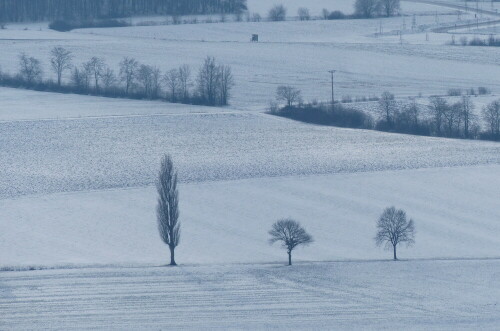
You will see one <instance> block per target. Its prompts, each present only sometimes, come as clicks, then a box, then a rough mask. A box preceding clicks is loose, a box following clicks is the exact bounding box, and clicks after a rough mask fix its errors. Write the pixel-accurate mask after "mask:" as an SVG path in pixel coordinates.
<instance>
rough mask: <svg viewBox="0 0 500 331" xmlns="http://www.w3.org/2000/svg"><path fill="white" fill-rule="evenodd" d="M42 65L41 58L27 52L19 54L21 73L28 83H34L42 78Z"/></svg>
mask: <svg viewBox="0 0 500 331" xmlns="http://www.w3.org/2000/svg"><path fill="white" fill-rule="evenodd" d="M42 74H43V70H42V65H41V63H40V60H38V59H36V58H34V57H32V56H27V55H26V54H25V53H21V54H20V55H19V75H20V76H21V77H22V78H23V79H24V80H25V81H26V83H28V84H33V83H34V82H36V81H40V80H41V79H42Z"/></svg>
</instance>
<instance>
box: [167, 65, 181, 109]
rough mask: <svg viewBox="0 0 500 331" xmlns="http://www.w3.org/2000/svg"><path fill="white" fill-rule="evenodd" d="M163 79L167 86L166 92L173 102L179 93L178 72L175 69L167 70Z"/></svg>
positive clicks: (179, 81)
mask: <svg viewBox="0 0 500 331" xmlns="http://www.w3.org/2000/svg"><path fill="white" fill-rule="evenodd" d="M163 81H164V82H165V85H166V86H167V90H168V91H169V92H168V93H169V94H170V101H172V102H175V101H176V100H177V94H179V89H180V88H181V80H180V72H179V70H177V69H172V70H169V71H167V72H166V73H165V75H164V76H163Z"/></svg>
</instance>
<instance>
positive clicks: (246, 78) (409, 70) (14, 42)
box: [0, 3, 500, 110]
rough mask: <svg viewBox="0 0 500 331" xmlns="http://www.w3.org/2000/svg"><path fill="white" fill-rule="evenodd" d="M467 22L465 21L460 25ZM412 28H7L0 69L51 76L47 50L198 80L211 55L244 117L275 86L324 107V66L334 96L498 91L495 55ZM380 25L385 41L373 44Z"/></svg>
mask: <svg viewBox="0 0 500 331" xmlns="http://www.w3.org/2000/svg"><path fill="white" fill-rule="evenodd" d="M409 4H410V5H411V6H416V7H418V6H422V8H420V9H419V8H414V9H413V12H415V13H417V14H418V13H423V14H422V15H423V16H421V15H417V16H416V20H417V25H418V26H425V27H426V28H427V29H428V28H432V27H434V26H437V23H436V16H435V15H429V13H430V12H432V10H428V8H426V6H427V7H435V6H429V5H423V4H412V3H409ZM250 5H251V4H250ZM321 6H323V5H321ZM403 8H404V7H403ZM436 8H440V7H436ZM419 10H420V11H419ZM446 10H449V9H446ZM440 13H441V12H440ZM437 17H438V21H439V24H443V23H446V22H448V23H453V22H455V21H456V20H457V17H456V16H454V15H438V16H437ZM471 17H473V15H472V14H471V13H469V14H468V15H465V14H464V15H462V17H461V19H462V21H465V20H466V19H468V18H471ZM404 25H406V29H405V31H406V32H405V33H404V35H403V45H399V43H400V39H399V37H398V36H397V33H396V32H397V31H398V30H401V29H402V28H403V26H404ZM411 25H412V16H405V17H396V18H383V19H374V20H342V21H309V22H298V21H288V22H278V23H270V22H263V23H247V22H239V23H224V24H222V23H217V24H186V25H178V26H173V25H169V26H150V27H130V28H111V29H90V30H89V29H84V30H79V31H74V32H71V33H58V32H54V31H48V30H46V29H42V31H38V30H28V31H24V30H13V29H10V28H9V27H8V29H7V30H0V66H1V67H2V70H4V71H7V72H11V73H13V72H15V71H16V70H17V64H18V63H17V62H18V59H17V56H18V54H19V53H20V52H26V53H27V54H31V55H36V56H37V57H39V58H40V59H41V60H42V62H43V63H44V65H45V67H46V72H45V76H46V77H52V78H53V77H54V76H53V73H52V72H50V70H49V68H48V63H49V54H50V50H51V48H52V47H54V46H63V47H66V48H67V49H69V50H71V51H72V52H73V53H74V54H75V59H74V62H75V63H77V64H78V63H81V62H83V61H86V60H88V59H89V58H90V57H91V56H94V55H97V56H102V57H104V58H105V59H106V61H107V63H108V64H109V65H110V66H111V67H112V68H114V69H115V70H117V67H118V63H119V61H120V60H121V59H122V58H123V57H124V56H132V57H136V58H138V59H139V60H140V61H141V62H144V63H147V64H152V65H156V66H158V67H160V68H161V69H162V70H167V69H171V68H174V67H177V66H179V65H181V64H184V63H187V64H189V65H191V66H192V67H193V71H195V72H196V68H198V66H199V65H200V63H201V62H202V60H203V59H204V58H205V57H206V56H208V55H212V56H215V57H216V58H217V59H219V60H220V61H221V62H224V63H226V64H229V65H231V66H232V68H233V72H234V75H235V82H236V86H235V88H234V91H233V92H234V93H233V98H232V101H231V103H232V105H233V107H235V108H240V109H245V110H248V109H260V110H261V109H263V107H265V106H266V105H267V104H268V102H269V100H271V99H273V98H274V94H275V90H276V87H277V86H278V85H283V84H292V85H294V86H296V87H298V88H300V89H302V90H303V96H304V98H305V99H306V100H312V99H319V100H327V99H328V98H329V95H330V75H329V74H328V70H330V69H332V68H334V69H337V74H336V76H335V82H336V83H335V86H336V93H338V94H339V95H351V96H368V95H374V94H380V93H382V92H383V91H385V90H389V91H391V92H393V93H396V94H397V95H401V96H405V95H413V96H415V95H418V94H419V93H423V94H424V95H430V94H443V93H445V91H446V90H447V89H448V88H450V87H461V88H470V87H477V86H487V87H489V88H490V89H492V90H493V91H494V92H498V91H500V82H499V80H498V77H500V69H499V68H500V67H499V64H500V58H499V57H498V56H497V55H498V54H497V52H498V50H497V49H492V48H486V49H485V48H481V47H479V48H478V47H465V48H464V47H459V46H455V47H452V46H446V45H444V44H445V43H447V42H450V41H451V36H450V35H449V34H446V33H429V34H428V35H427V34H426V33H425V32H420V33H413V32H411ZM381 26H382V32H383V35H382V36H381V37H376V36H375V33H376V32H379V31H380V27H381ZM252 33H259V35H260V39H261V41H262V42H260V43H250V41H249V40H250V36H251V34H252ZM283 54H286V61H285V60H284V58H283ZM311 59H314V60H311ZM65 79H68V77H65Z"/></svg>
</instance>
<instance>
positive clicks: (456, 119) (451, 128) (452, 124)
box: [443, 102, 462, 137]
mask: <svg viewBox="0 0 500 331" xmlns="http://www.w3.org/2000/svg"><path fill="white" fill-rule="evenodd" d="M461 108H462V104H461V103H460V102H457V103H454V104H452V105H449V106H448V107H446V109H445V110H444V112H443V119H444V124H445V125H444V128H445V131H446V132H445V133H446V136H447V137H453V136H458V135H459V134H460V124H461V121H462V117H461V115H462V113H461Z"/></svg>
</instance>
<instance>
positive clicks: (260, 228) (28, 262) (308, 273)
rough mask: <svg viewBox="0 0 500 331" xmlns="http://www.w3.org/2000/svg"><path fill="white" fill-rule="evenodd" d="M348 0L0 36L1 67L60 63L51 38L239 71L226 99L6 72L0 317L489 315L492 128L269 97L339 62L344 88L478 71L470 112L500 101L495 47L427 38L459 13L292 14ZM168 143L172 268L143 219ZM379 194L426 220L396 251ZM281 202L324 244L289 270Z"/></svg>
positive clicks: (135, 322)
mask: <svg viewBox="0 0 500 331" xmlns="http://www.w3.org/2000/svg"><path fill="white" fill-rule="evenodd" d="M276 3H278V2H276ZM352 3H353V1H352V0H340V1H326V0H315V1H307V2H305V1H299V0H288V1H287V2H286V3H285V5H286V6H287V7H288V16H289V20H288V21H286V22H279V23H270V22H262V23H249V22H239V23H217V24H196V25H191V24H186V25H178V26H173V25H169V26H149V27H146V26H143V27H138V26H135V27H129V28H120V29H92V30H79V31H73V32H70V33H58V32H54V31H50V30H47V24H46V23H36V24H31V25H30V24H28V25H27V26H24V24H21V23H19V24H8V25H7V29H6V30H0V66H1V68H2V70H3V71H7V72H11V73H13V72H15V70H17V55H18V54H19V53H20V52H23V51H24V52H26V53H27V54H29V55H34V56H36V57H39V58H40V59H41V60H42V62H43V63H44V65H45V66H46V72H45V77H53V76H52V73H51V72H49V71H48V70H49V69H48V68H49V67H48V64H49V53H50V50H51V48H52V47H54V46H63V47H65V48H67V49H69V50H71V51H72V52H73V54H74V55H75V59H74V62H75V63H81V62H82V61H85V60H88V58H89V57H91V56H102V57H104V58H105V59H106V61H107V63H108V64H109V65H111V66H112V67H113V68H114V69H115V70H116V69H117V65H118V63H119V61H120V60H121V59H122V58H123V57H124V56H132V57H136V58H138V59H139V60H140V61H141V62H143V63H146V64H151V65H157V66H159V67H160V68H161V69H162V70H166V69H170V68H173V67H177V66H179V65H181V64H184V63H187V64H189V65H191V66H192V67H193V71H196V68H197V67H198V66H199V64H200V63H201V61H202V60H203V59H204V58H205V57H206V56H207V55H211V56H215V57H216V58H217V59H218V60H220V61H221V62H223V63H225V64H229V65H231V67H232V69H233V72H234V75H235V82H236V86H235V88H234V91H233V92H234V93H233V98H232V100H231V106H230V107H227V108H209V107H199V106H187V105H175V104H168V103H164V102H159V101H158V102H155V101H141V100H125V99H109V98H100V97H92V96H80V95H66V94H52V93H43V92H34V91H23V90H17V89H11V88H0V270H1V271H0V329H1V330H4V329H5V330H14V329H19V330H26V329H61V330H68V329H119V330H123V329H155V330H157V329H201V328H204V329H213V328H218V329H221V328H224V329H242V328H245V329H292V328H299V329H405V330H407V329H415V330H422V329H425V330H428V329H436V330H457V329H482V330H495V329H497V328H498V325H499V324H500V314H499V309H498V304H499V300H500V292H499V290H498V289H499V288H500V286H499V285H500V283H499V277H498V276H499V275H500V263H499V261H500V253H499V250H498V248H499V247H500V236H499V235H498V234H499V233H500V223H499V220H500V205H499V203H498V200H499V197H500V145H499V144H498V143H494V142H485V141H467V140H456V139H443V138H428V137H417V136H410V135H398V134H388V133H381V132H375V131H366V130H353V129H340V128H334V127H323V126H315V125H309V124H304V123H299V122H294V121H291V120H287V119H284V118H279V117H274V116H271V115H268V114H265V113H262V110H263V109H264V108H265V107H266V106H267V105H268V102H269V100H271V99H273V98H274V93H275V90H276V87H277V86H278V85H283V84H290V85H294V86H296V87H298V88H300V89H302V90H303V96H304V98H305V99H306V100H311V99H320V100H328V99H329V97H330V75H329V74H328V70H330V69H332V68H333V69H337V73H336V75H335V93H336V95H337V96H342V95H351V96H352V97H355V96H370V95H374V94H380V93H381V92H383V91H385V90H389V91H391V92H393V93H395V94H396V95H397V96H398V97H403V96H415V95H417V94H419V93H422V94H423V96H424V97H425V96H428V95H431V94H445V92H446V91H447V90H448V89H449V88H463V89H465V88H471V87H473V88H476V89H477V87H479V86H485V87H487V88H489V89H491V90H492V92H493V95H489V96H485V97H480V98H474V101H475V103H476V107H477V108H476V109H477V110H479V109H481V107H482V106H483V105H484V104H486V103H487V102H490V101H491V100H494V99H497V98H498V97H497V96H498V94H499V93H500V80H499V77H500V57H499V56H498V49H496V48H492V47H488V48H483V47H460V46H447V45H445V43H446V42H448V41H449V40H451V35H450V34H447V33H432V32H429V31H430V29H432V28H435V27H438V26H442V25H443V24H448V25H449V24H454V22H456V21H457V19H458V15H455V14H456V13H455V12H456V10H454V9H452V8H447V7H439V6H433V5H429V4H421V3H414V2H410V1H404V2H403V3H402V8H403V14H404V15H405V16H402V17H396V18H388V19H386V18H383V19H376V20H345V21H319V20H318V21H309V22H298V21H295V19H294V17H293V16H295V15H296V12H297V9H298V8H299V7H308V8H309V9H310V10H311V14H312V15H314V16H315V15H319V14H320V12H321V9H322V8H327V9H329V10H342V11H344V12H345V13H350V12H352ZM273 4H274V2H269V1H265V0H249V10H250V12H259V13H260V14H261V15H263V16H264V15H265V14H266V13H267V10H268V9H269V8H270V7H271V6H272V5H273ZM460 4H461V3H460ZM469 5H470V3H469ZM484 6H486V4H484ZM454 13H455V14H454ZM413 14H415V18H416V20H417V25H418V26H419V28H418V32H417V31H411V25H412V15H413ZM480 16H483V15H480ZM484 16H487V15H484ZM473 17H474V14H473V13H472V12H470V13H468V14H461V15H460V18H461V21H462V22H465V21H466V20H468V19H471V18H473ZM142 19H147V18H135V19H134V22H138V20H142ZM151 19H153V18H151ZM156 19H160V18H156ZM484 19H486V17H484ZM405 26H406V28H405ZM24 28H28V30H24ZM421 28H422V29H421ZM401 29H404V30H405V33H404V35H403V38H402V41H401V40H400V38H399V36H398V35H397V34H396V32H397V31H398V30H401ZM381 30H382V35H381V36H376V35H375V33H377V32H380V31H381ZM459 32H460V33H463V34H465V35H468V31H459ZM253 33H258V34H259V35H260V41H261V42H259V43H250V42H249V39H250V36H251V34H253ZM400 43H401V45H400ZM65 79H68V77H65ZM425 100H426V99H425V98H422V99H419V103H422V104H425V102H426V101H425ZM164 153H170V154H172V156H173V158H174V161H175V164H176V166H177V167H178V169H179V172H180V179H181V184H180V204H181V206H180V207H181V222H182V240H181V245H180V246H179V247H178V249H177V251H176V257H177V261H178V263H180V267H178V268H165V267H163V265H164V264H165V263H166V262H167V258H168V248H167V247H166V246H165V245H163V243H162V242H161V240H160V239H159V236H158V231H157V228H156V223H155V203H156V200H155V188H154V186H153V183H154V180H155V178H156V175H157V170H158V166H159V160H160V158H161V156H162V155H163V154H164ZM391 205H395V206H396V207H398V208H403V209H405V210H406V211H407V213H408V215H409V216H410V217H412V218H414V220H415V222H416V231H417V234H416V243H415V245H414V246H413V247H411V248H405V247H401V248H400V250H399V257H400V258H402V259H403V260H404V261H400V262H397V263H396V262H389V261H387V260H388V259H389V258H391V252H387V251H384V250H383V249H380V248H376V246H375V244H374V240H373V237H374V235H375V231H376V220H377V217H378V216H379V215H380V213H381V212H382V211H383V209H384V208H385V207H388V206H391ZM282 217H293V218H296V219H297V220H298V221H300V222H301V223H302V224H303V225H304V227H305V228H306V229H307V230H308V231H309V232H310V233H311V234H312V235H313V237H314V239H315V243H313V244H312V245H310V246H309V247H305V248H298V249H297V250H296V251H294V255H293V257H294V261H296V262H297V263H296V265H295V266H294V267H291V268H288V267H284V266H283V264H284V262H285V260H286V254H285V252H284V251H283V250H282V249H280V247H278V245H276V246H274V247H273V246H270V245H269V244H268V242H267V239H268V234H267V231H268V229H269V228H270V226H271V224H272V223H273V222H274V221H275V220H276V219H278V218H282ZM37 269H44V270H37ZM7 270H17V271H7Z"/></svg>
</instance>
